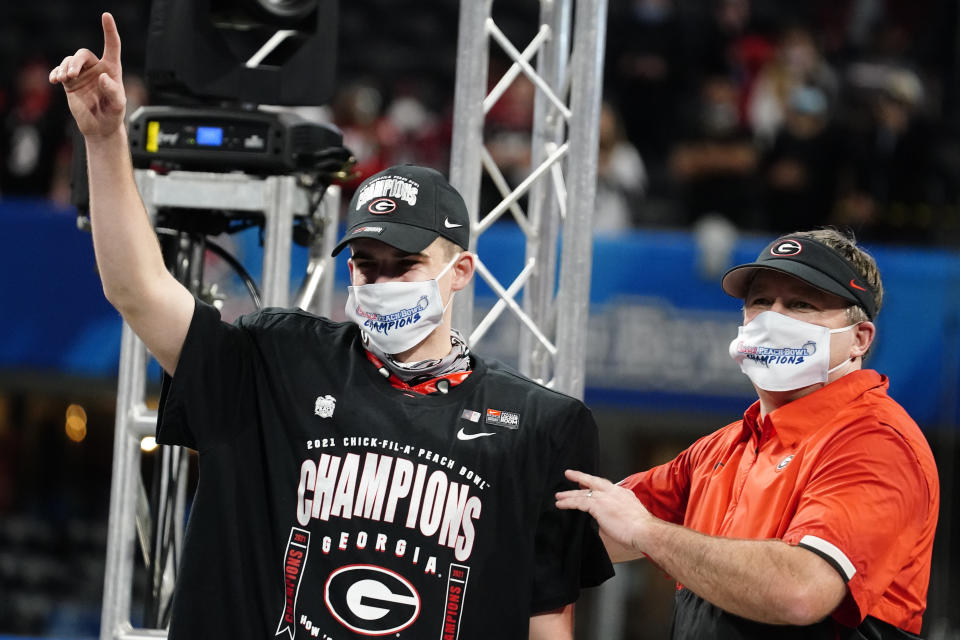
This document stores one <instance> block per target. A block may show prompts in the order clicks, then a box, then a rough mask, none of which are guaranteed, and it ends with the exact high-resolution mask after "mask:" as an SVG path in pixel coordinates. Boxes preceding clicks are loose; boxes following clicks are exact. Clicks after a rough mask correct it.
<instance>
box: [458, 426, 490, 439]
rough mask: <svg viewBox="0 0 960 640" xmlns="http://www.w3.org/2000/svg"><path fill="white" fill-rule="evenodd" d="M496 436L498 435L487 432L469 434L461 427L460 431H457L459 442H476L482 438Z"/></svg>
mask: <svg viewBox="0 0 960 640" xmlns="http://www.w3.org/2000/svg"><path fill="white" fill-rule="evenodd" d="M495 435H497V434H495V433H487V432H485V431H481V432H480V433H467V432H465V431H464V430H463V428H462V427H461V428H460V431H457V440H475V439H476V438H482V437H483V436H495Z"/></svg>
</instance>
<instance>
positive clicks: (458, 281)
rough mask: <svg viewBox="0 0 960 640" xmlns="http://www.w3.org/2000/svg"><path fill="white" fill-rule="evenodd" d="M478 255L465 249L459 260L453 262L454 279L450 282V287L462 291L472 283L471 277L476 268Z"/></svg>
mask: <svg viewBox="0 0 960 640" xmlns="http://www.w3.org/2000/svg"><path fill="white" fill-rule="evenodd" d="M475 260H476V257H475V256H474V255H473V254H472V253H471V252H469V251H464V252H462V253H461V254H460V257H459V258H457V261H456V262H455V263H454V264H453V268H452V271H453V281H452V282H451V283H450V288H451V290H453V291H460V290H461V289H463V288H464V287H466V286H467V285H468V284H469V283H470V278H472V277H473V272H474V270H475V269H476V267H477V265H476V262H475Z"/></svg>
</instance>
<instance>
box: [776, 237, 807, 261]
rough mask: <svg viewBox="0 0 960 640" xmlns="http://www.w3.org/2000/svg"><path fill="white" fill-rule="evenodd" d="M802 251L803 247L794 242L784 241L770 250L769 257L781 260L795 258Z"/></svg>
mask: <svg viewBox="0 0 960 640" xmlns="http://www.w3.org/2000/svg"><path fill="white" fill-rule="evenodd" d="M801 251H803V247H802V246H801V245H800V243H799V242H797V241H796V240H784V241H783V242H780V243H778V244H777V245H776V246H775V247H773V248H771V249H770V255H772V256H774V257H777V258H783V257H785V256H795V255H797V254H798V253H800V252H801Z"/></svg>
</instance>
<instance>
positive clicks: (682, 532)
mask: <svg viewBox="0 0 960 640" xmlns="http://www.w3.org/2000/svg"><path fill="white" fill-rule="evenodd" d="M722 286H723V289H724V291H726V292H727V293H728V294H730V295H732V296H734V297H737V298H741V299H743V300H744V306H743V318H744V319H743V326H742V327H740V330H739V333H738V336H737V337H736V338H735V339H734V340H733V342H732V343H731V345H730V354H731V356H732V357H733V358H734V360H736V361H737V362H738V363H739V365H740V367H741V370H742V371H743V372H744V373H745V374H746V375H747V376H748V377H749V378H750V380H751V382H753V385H754V387H755V388H756V390H757V395H758V397H759V399H758V401H757V402H755V403H754V404H753V405H752V406H751V407H750V408H749V409H747V411H746V413H744V416H743V420H739V421H737V422H734V423H732V424H730V425H727V426H726V427H724V428H722V429H720V430H718V431H716V432H714V433H712V434H710V435H708V436H706V437H704V438H701V439H700V440H698V441H697V442H695V443H694V444H693V445H692V446H691V447H690V448H688V449H686V450H685V451H683V452H682V453H681V454H680V455H679V456H677V457H676V458H675V459H674V460H672V461H670V462H668V463H666V464H663V465H660V466H658V467H654V468H653V469H650V470H648V471H644V472H642V473H637V474H634V475H632V476H630V477H628V478H626V479H625V480H623V481H622V482H620V483H619V484H612V483H611V482H609V481H607V480H605V479H603V478H597V477H594V476H590V475H587V474H584V473H580V472H578V471H568V472H567V476H568V477H569V478H570V479H572V480H575V481H576V482H578V483H579V485H580V487H581V489H577V490H572V491H565V492H562V493H558V494H557V506H558V507H560V508H562V509H571V508H572V509H580V510H582V511H586V512H588V513H590V514H591V515H592V516H593V517H594V518H596V520H597V521H598V522H599V524H600V532H601V535H602V536H603V538H604V542H605V544H606V545H607V550H608V552H610V556H611V558H613V559H614V561H619V562H622V561H626V560H632V559H635V558H638V557H641V556H644V555H645V556H647V557H649V558H650V559H651V560H652V561H654V562H655V563H657V564H658V565H659V566H660V567H662V568H663V569H664V570H665V571H666V572H667V573H669V574H670V575H671V576H672V577H674V578H675V579H676V580H677V582H678V587H677V595H676V603H675V604H676V606H675V612H674V623H673V637H674V638H696V639H701V638H869V639H875V638H913V637H916V636H914V635H913V634H916V633H919V631H920V627H921V618H922V615H923V612H924V609H925V608H926V600H927V584H928V582H929V577H930V558H931V553H932V549H933V537H934V531H935V529H936V523H937V511H938V507H939V499H940V489H939V484H938V479H937V469H936V465H935V463H934V460H933V455H932V454H931V452H930V448H929V446H928V445H927V442H926V440H925V439H924V436H923V434H922V433H921V432H920V429H919V428H918V427H917V425H916V423H915V422H914V421H913V420H912V419H911V418H910V416H909V415H907V413H906V412H905V411H904V410H903V408H902V407H900V405H898V404H897V403H896V402H894V401H893V400H892V399H891V398H890V397H889V396H888V395H887V387H888V385H889V381H888V380H887V378H886V376H883V375H880V374H879V373H877V372H875V371H872V370H868V369H863V368H862V359H863V356H864V354H866V352H867V350H868V349H869V348H870V345H871V343H872V342H873V339H874V336H875V333H876V327H875V326H874V324H873V320H874V319H875V318H876V314H877V312H878V311H879V310H880V306H881V304H882V301H883V285H882V283H881V280H880V274H879V272H878V271H877V267H876V263H875V262H874V260H873V258H871V257H870V256H869V255H868V254H867V253H865V252H864V251H863V250H861V249H859V248H858V247H857V246H856V245H855V244H854V242H853V241H852V240H851V239H848V238H847V237H845V236H843V235H842V234H840V233H838V232H836V231H832V230H818V231H810V232H803V233H795V234H791V235H787V236H782V237H780V238H778V239H777V240H775V241H774V242H772V243H771V244H770V245H769V246H768V247H766V248H765V249H764V250H763V252H762V253H761V254H760V256H759V257H758V258H757V260H756V261H755V262H753V263H750V264H745V265H740V266H738V267H735V268H733V269H731V270H730V271H728V272H727V273H726V275H725V276H724V277H723V282H722Z"/></svg>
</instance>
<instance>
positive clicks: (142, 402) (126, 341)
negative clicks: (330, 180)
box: [100, 170, 340, 640]
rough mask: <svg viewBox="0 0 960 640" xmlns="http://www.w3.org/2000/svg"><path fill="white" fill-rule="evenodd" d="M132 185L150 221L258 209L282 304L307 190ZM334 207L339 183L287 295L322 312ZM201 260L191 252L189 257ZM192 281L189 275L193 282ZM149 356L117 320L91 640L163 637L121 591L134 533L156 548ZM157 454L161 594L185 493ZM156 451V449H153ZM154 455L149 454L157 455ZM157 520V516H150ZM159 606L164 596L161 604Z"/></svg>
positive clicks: (175, 180) (269, 279) (213, 179)
mask: <svg viewBox="0 0 960 640" xmlns="http://www.w3.org/2000/svg"><path fill="white" fill-rule="evenodd" d="M136 180H137V187H138V189H139V190H140V195H141V197H142V199H143V203H144V205H145V206H146V209H147V213H148V214H149V215H150V218H151V220H155V219H156V213H157V210H158V209H161V208H183V209H209V210H216V211H221V210H229V211H243V212H248V213H262V215H263V216H264V250H263V278H262V282H261V289H262V298H263V304H264V306H287V305H288V304H289V301H290V300H291V293H290V252H291V247H292V244H291V238H292V232H293V222H294V218H295V216H298V215H306V214H307V213H309V211H308V209H309V206H310V200H309V195H308V193H307V192H306V190H305V189H303V188H302V187H300V186H298V183H297V179H296V178H295V177H293V176H270V177H267V178H258V177H253V176H247V175H243V174H220V173H196V172H171V173H170V174H168V175H158V174H156V173H154V172H153V171H145V170H138V171H137V172H136ZM339 209H340V189H339V187H329V188H328V189H327V191H326V193H325V195H324V198H323V201H322V203H321V205H320V208H319V210H318V211H317V212H316V213H315V214H314V216H313V218H314V224H315V225H319V226H320V227H321V228H322V230H323V231H322V233H320V234H318V236H317V240H316V241H315V243H314V246H312V247H310V267H309V268H308V274H307V279H306V282H305V284H304V286H303V287H302V288H301V291H300V294H299V295H298V296H297V300H296V301H297V304H298V306H300V307H301V308H303V309H305V310H308V311H312V312H314V313H318V314H321V315H329V310H330V300H331V298H332V291H333V271H334V270H333V259H332V258H330V257H329V256H330V252H331V251H332V250H333V246H334V244H335V242H336V233H337V218H338V215H339ZM198 259H202V257H200V256H197V255H194V256H192V257H191V260H194V261H196V260H198ZM196 284H199V283H196ZM148 360H149V355H148V353H147V349H146V347H145V346H144V344H143V342H141V341H140V339H139V338H137V336H136V335H134V333H133V331H132V330H131V329H130V327H129V326H128V325H127V324H126V323H124V325H123V334H122V338H121V347H120V370H119V380H118V387H117V417H116V423H115V427H114V428H115V431H114V445H113V475H112V483H111V488H110V520H109V526H108V533H107V560H106V571H105V574H106V576H105V579H104V595H103V611H102V613H101V628H100V638H101V640H110V639H113V640H147V639H152V638H165V637H166V636H167V634H166V631H165V630H162V629H136V628H134V627H133V626H132V624H131V600H132V594H133V574H134V560H135V552H136V544H137V541H138V540H139V544H140V547H141V552H142V553H143V556H144V559H145V562H146V564H148V565H150V564H151V563H152V562H155V561H157V556H158V551H157V549H156V548H154V549H151V548H150V540H151V537H152V536H151V532H152V531H153V527H158V526H161V524H162V523H160V522H157V523H154V522H151V521H150V518H149V514H148V513H147V511H148V510H147V509H145V503H146V498H145V496H146V495H147V492H146V490H145V488H144V484H143V479H142V477H141V472H140V442H141V440H142V439H143V438H144V437H146V436H151V435H154V433H155V432H156V425H157V412H156V411H153V410H151V409H148V408H147V405H146V385H147V363H148ZM164 449H166V451H164V452H163V453H162V454H161V456H162V457H163V458H164V461H163V463H162V464H163V465H164V468H163V475H162V482H161V485H162V486H161V487H159V492H160V494H161V495H164V496H165V495H166V494H167V492H168V491H170V490H171V489H170V488H169V487H168V485H169V483H170V479H171V477H172V476H176V477H178V478H179V479H180V482H176V483H174V484H173V485H172V486H175V487H176V491H177V495H176V496H175V500H174V501H173V514H172V521H173V522H174V523H175V525H174V526H173V527H172V531H171V532H170V533H171V535H172V538H173V541H172V548H173V553H172V554H170V555H169V557H168V558H167V562H166V564H165V566H164V567H163V569H162V574H161V581H160V582H161V584H160V585H159V592H160V594H161V597H162V598H164V599H165V600H169V598H170V595H171V593H172V585H173V582H174V580H175V578H176V572H177V561H178V560H179V557H180V549H181V548H182V543H183V540H182V533H183V524H184V511H185V502H186V494H185V491H186V482H185V480H186V471H187V465H186V464H185V458H184V457H183V453H182V451H181V450H179V448H178V447H165V448H164ZM158 453H159V452H158ZM159 463H160V461H158V464H159ZM158 520H160V518H158ZM164 606H166V603H164Z"/></svg>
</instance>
